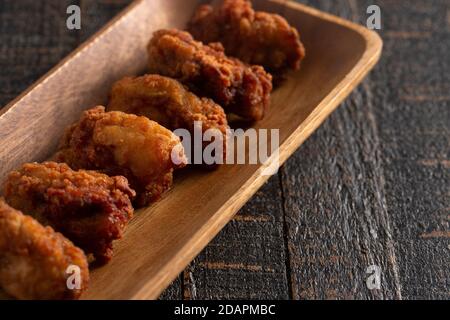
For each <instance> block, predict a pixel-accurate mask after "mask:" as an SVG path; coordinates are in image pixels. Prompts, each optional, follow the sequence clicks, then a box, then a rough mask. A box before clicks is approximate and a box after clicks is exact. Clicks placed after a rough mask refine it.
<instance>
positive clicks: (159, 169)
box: [55, 106, 187, 206]
mask: <svg viewBox="0 0 450 320" xmlns="http://www.w3.org/2000/svg"><path fill="white" fill-rule="evenodd" d="M55 159H56V160H57V161H59V162H65V163H67V164H68V165H69V166H70V167H72V168H74V169H90V170H99V171H102V172H104V173H106V174H108V175H121V176H124V177H126V178H127V179H128V181H129V182H130V185H131V187H132V188H133V189H134V190H136V192H137V195H138V196H137V199H136V204H137V205H139V206H144V205H147V204H149V203H151V202H153V201H156V200H158V199H159V198H160V197H161V195H162V194H163V192H165V191H166V190H167V189H169V188H170V186H171V185H172V175H173V171H174V169H177V168H182V167H184V166H185V165H186V162H187V160H186V156H185V155H184V149H183V146H182V145H181V142H180V139H179V138H178V137H177V136H176V135H175V134H173V132H171V131H170V130H168V129H166V128H164V127H162V126H160V125H159V124H158V123H156V122H154V121H151V120H149V119H148V118H146V117H139V116H136V115H131V114H126V113H123V112H119V111H113V112H105V108H104V107H102V106H99V107H95V108H93V109H90V110H88V111H85V112H84V113H83V115H82V117H81V119H80V121H79V122H78V123H76V124H74V125H72V126H71V127H70V128H69V129H68V130H67V132H66V134H65V136H64V138H63V141H62V143H61V148H60V151H59V152H58V153H57V154H56V156H55Z"/></svg>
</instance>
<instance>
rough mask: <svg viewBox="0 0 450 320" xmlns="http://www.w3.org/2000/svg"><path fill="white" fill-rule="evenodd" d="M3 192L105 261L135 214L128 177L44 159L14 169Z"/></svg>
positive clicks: (41, 221)
mask: <svg viewBox="0 0 450 320" xmlns="http://www.w3.org/2000/svg"><path fill="white" fill-rule="evenodd" d="M4 195H5V199H6V201H8V203H9V204H10V205H11V206H13V207H14V208H16V209H19V210H22V211H23V212H26V213H28V214H30V215H32V216H33V217H34V218H36V219H37V220H38V221H39V222H40V223H42V224H44V225H50V226H51V227H53V228H55V229H56V230H57V231H59V232H62V233H63V234H64V235H66V236H67V237H68V238H69V239H70V240H72V241H73V242H74V243H75V244H76V245H78V246H80V247H81V248H83V249H84V250H85V252H86V253H88V254H90V253H92V254H93V256H94V257H95V260H96V263H99V264H103V263H106V262H108V261H109V260H110V259H111V257H112V254H113V241H114V240H116V239H120V238H121V237H122V234H123V231H124V229H125V227H126V225H127V223H128V221H129V220H130V219H131V218H132V217H133V211H134V210H133V207H132V205H131V199H133V198H134V196H135V195H136V193H135V192H134V191H133V190H132V189H131V188H130V187H129V186H128V181H127V179H126V178H124V177H121V176H118V177H109V176H107V175H105V174H101V173H98V172H95V171H85V170H80V171H73V170H72V169H70V168H69V166H67V165H66V164H64V163H55V162H44V163H42V164H39V163H27V164H24V165H23V166H22V167H21V168H20V169H19V170H17V171H13V172H11V173H10V174H9V176H8V178H7V180H6V182H5V187H4Z"/></svg>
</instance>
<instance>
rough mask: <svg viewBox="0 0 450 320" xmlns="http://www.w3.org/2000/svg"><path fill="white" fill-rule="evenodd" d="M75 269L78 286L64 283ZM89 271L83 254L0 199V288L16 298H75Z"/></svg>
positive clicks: (48, 228) (86, 279)
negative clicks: (73, 286)
mask: <svg viewBox="0 0 450 320" xmlns="http://www.w3.org/2000/svg"><path fill="white" fill-rule="evenodd" d="M71 266H77V267H78V268H79V271H80V273H79V275H80V283H79V284H80V286H79V287H78V288H77V287H75V288H74V289H69V286H68V285H67V282H69V283H70V284H76V283H74V282H72V281H71V279H69V277H70V276H72V275H73V274H74V273H73V271H71V269H70V268H69V267H71ZM88 282H89V269H88V262H87V259H86V256H85V255H84V253H83V251H82V250H81V249H79V248H77V247H75V246H74V245H73V244H72V242H70V241H69V240H68V239H66V238H65V237H64V236H63V235H62V234H60V233H57V232H55V231H54V230H53V229H52V228H51V227H44V226H42V225H41V224H40V223H39V222H37V221H36V220H34V219H33V218H32V217H29V216H26V215H24V214H22V212H20V211H18V210H15V209H13V208H12V207H10V206H8V205H7V204H6V203H5V202H4V201H3V199H0V287H2V288H3V290H5V291H6V293H8V294H9V295H11V296H13V297H15V298H17V299H27V300H34V299H42V300H49V299H77V298H78V297H79V296H80V295H81V293H82V292H83V291H84V290H85V289H86V288H87V285H88Z"/></svg>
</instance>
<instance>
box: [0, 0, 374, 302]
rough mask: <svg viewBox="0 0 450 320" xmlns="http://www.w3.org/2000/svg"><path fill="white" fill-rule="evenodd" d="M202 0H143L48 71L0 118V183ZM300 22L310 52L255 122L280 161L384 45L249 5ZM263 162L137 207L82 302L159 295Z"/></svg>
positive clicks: (184, 177)
mask: <svg viewBox="0 0 450 320" xmlns="http://www.w3.org/2000/svg"><path fill="white" fill-rule="evenodd" d="M200 2H202V1H200V0H169V1H168V0H141V1H136V2H134V3H133V4H131V5H130V6H129V7H128V8H127V9H125V10H124V11H123V12H122V13H121V14H120V15H119V16H117V17H116V18H115V19H114V20H113V21H111V22H110V23H109V24H108V25H106V26H105V27H104V28H103V29H102V30H101V31H99V32H98V33H97V34H96V35H95V36H93V37H92V38H91V39H90V40H88V41H87V42H86V43H85V44H83V45H82V46H81V47H80V48H78V49H77V50H76V51H75V52H73V53H72V54H71V55H69V56H68V57H67V58H66V59H64V60H63V61H62V62H61V63H60V64H58V65H57V66H56V67H55V68H53V69H52V70H51V71H50V72H49V73H48V74H47V75H45V76H44V77H43V78H41V79H40V80H39V81H38V82H37V83H36V84H34V85H33V86H32V87H31V88H30V89H28V90H27V91H26V92H24V93H23V94H22V95H21V96H20V97H18V98H17V99H15V100H14V101H13V102H11V103H10V104H9V105H8V106H7V107H5V108H4V109H3V110H2V111H1V114H0V181H1V180H3V179H4V178H5V176H6V175H7V174H8V172H9V171H10V170H12V169H14V168H16V167H18V166H19V165H20V164H22V163H24V162H30V161H42V160H44V159H46V158H47V157H49V156H50V155H51V154H52V152H54V151H55V148H56V145H57V143H58V141H59V139H60V137H61V135H62V133H63V131H64V129H65V128H66V127H67V125H69V124H71V123H72V122H74V121H76V120H77V119H78V118H79V116H80V114H81V112H82V110H84V109H87V108H89V107H92V106H94V105H96V104H102V103H105V102H106V98H107V93H108V91H109V89H110V86H111V84H112V83H113V82H114V81H116V80H118V79H120V78H121V77H123V76H125V75H134V74H140V73H143V72H144V71H145V68H146V59H147V55H146V51H145V47H146V44H147V41H148V40H149V38H150V37H151V34H152V32H153V31H155V30H157V29H160V28H166V27H178V28H184V26H185V24H186V22H187V21H188V19H189V18H190V17H191V15H192V13H193V10H194V8H196V6H197V5H198V4H199V3H200ZM253 2H254V4H255V6H256V7H257V9H263V10H266V11H271V12H277V13H279V14H281V15H283V16H285V17H286V18H287V19H288V20H289V22H290V23H292V24H293V25H294V26H296V27H297V28H298V29H299V30H300V32H301V35H302V40H303V42H304V44H305V46H306V49H307V58H306V60H305V61H304V63H303V65H302V69H301V71H300V72H297V73H295V74H293V75H292V76H291V77H290V78H289V79H288V80H287V81H286V82H284V83H283V84H282V85H281V87H279V88H277V89H276V90H275V92H274V93H273V97H272V104H271V108H270V111H269V112H268V114H267V116H266V118H265V119H264V120H263V121H260V122H258V123H257V124H256V127H257V128H267V129H271V128H278V129H280V149H279V155H280V161H281V163H282V162H284V161H285V160H286V159H287V158H288V157H289V156H290V155H291V154H292V153H293V152H294V151H295V150H296V149H297V148H298V147H299V146H300V145H301V144H302V143H303V141H305V139H306V138H308V136H309V135H310V134H311V133H312V132H313V131H314V130H315V129H316V128H317V127H318V126H319V125H320V124H321V123H322V122H323V121H324V119H325V118H326V117H327V116H328V115H329V114H330V113H331V112H332V111H333V110H334V109H335V108H336V107H337V106H338V105H339V104H340V103H341V102H342V100H343V99H344V98H345V97H346V96H347V95H348V94H349V93H350V91H351V90H352V89H353V88H355V86H356V85H357V84H358V83H359V82H360V81H361V80H362V79H363V77H364V76H365V75H366V74H367V73H368V72H369V70H370V69H371V68H372V67H373V66H374V65H375V64H376V62H377V61H378V59H379V56H380V53H381V49H382V41H381V39H380V38H379V36H378V35H377V34H376V33H374V32H372V31H369V30H367V29H366V28H364V27H362V26H359V25H356V24H353V23H351V22H349V21H346V20H343V19H340V18H338V17H335V16H332V15H329V14H326V13H323V12H320V11H317V10H315V9H312V8H309V7H306V6H304V5H301V4H297V3H294V2H290V1H281V0H260V1H253ZM262 170H263V167H262V166H261V165H225V166H222V167H221V168H220V169H218V170H217V171H201V170H191V169H188V170H185V171H183V172H181V174H178V175H177V176H176V178H175V184H174V187H173V189H172V190H171V191H169V192H168V193H167V194H166V195H165V197H164V199H163V200H162V201H160V202H158V203H156V204H154V205H153V206H151V207H149V208H146V209H142V210H139V211H137V212H136V215H135V218H134V220H132V222H131V224H130V225H129V227H128V229H127V231H126V234H125V237H124V239H122V240H120V241H117V243H116V245H115V255H114V258H113V260H112V261H111V263H109V264H108V265H106V266H104V267H101V268H98V269H95V270H92V273H91V283H90V288H89V290H88V291H87V292H86V294H85V295H84V296H83V298H85V299H147V298H157V297H158V296H159V294H160V293H161V292H162V291H163V290H164V289H165V288H166V286H168V285H169V284H170V282H171V281H172V280H173V279H175V277H176V276H177V275H178V274H179V273H180V272H181V271H182V270H183V269H184V268H185V267H186V266H187V264H188V263H189V262H190V261H191V260H192V259H193V258H194V257H195V256H196V255H197V254H198V253H199V252H200V251H201V250H202V249H203V248H204V247H205V246H206V245H207V244H208V242H209V241H211V240H212V239H213V237H214V236H215V235H216V234H217V233H218V232H219V231H220V230H221V229H222V228H223V227H224V226H225V224H226V223H227V222H228V221H229V220H230V219H231V218H232V217H233V215H234V214H235V213H236V212H237V211H238V210H239V208H241V207H242V206H243V205H244V204H245V202H246V201H247V200H248V199H249V198H250V197H251V196H252V195H253V194H254V193H255V192H256V190H257V189H258V188H259V187H261V185H262V184H263V183H264V182H265V181H266V180H267V179H268V176H265V175H261V172H262Z"/></svg>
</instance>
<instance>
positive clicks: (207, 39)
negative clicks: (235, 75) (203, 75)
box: [188, 0, 305, 74]
mask: <svg viewBox="0 0 450 320" xmlns="http://www.w3.org/2000/svg"><path fill="white" fill-rule="evenodd" d="M188 30H189V31H190V32H191V34H192V35H193V36H194V38H195V39H196V40H199V41H202V42H204V43H211V42H221V43H222V44H223V46H224V47H225V52H226V54H228V55H230V56H234V57H237V58H239V59H241V60H242V61H244V62H246V63H250V64H256V65H262V66H263V67H264V68H265V69H266V70H268V71H269V72H272V73H274V74H280V73H283V71H285V70H286V69H289V68H291V69H294V70H297V69H299V68H300V61H301V60H302V59H303V58H304V56H305V48H304V46H303V44H302V43H301V41H300V36H299V34H298V31H297V30H296V29H295V28H293V27H291V26H290V25H289V23H288V22H287V21H286V19H284V18H283V17H281V16H279V15H277V14H270V13H266V12H259V11H256V12H255V10H253V8H252V3H251V2H250V1H247V0H224V1H223V2H222V4H221V5H220V6H218V7H217V8H214V7H212V6H210V5H201V6H200V7H199V8H198V9H197V11H196V12H195V14H194V16H193V18H192V20H191V21H190V23H189V26H188Z"/></svg>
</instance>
